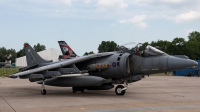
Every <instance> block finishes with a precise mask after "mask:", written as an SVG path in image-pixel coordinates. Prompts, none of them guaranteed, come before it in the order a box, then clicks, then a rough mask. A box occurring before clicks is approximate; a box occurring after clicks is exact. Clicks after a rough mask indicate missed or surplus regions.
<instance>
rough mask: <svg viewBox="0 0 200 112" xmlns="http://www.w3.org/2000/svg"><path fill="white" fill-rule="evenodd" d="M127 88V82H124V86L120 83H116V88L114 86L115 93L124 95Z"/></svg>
mask: <svg viewBox="0 0 200 112" xmlns="http://www.w3.org/2000/svg"><path fill="white" fill-rule="evenodd" d="M127 88H128V84H127V83H124V86H122V85H118V86H117V87H116V88H115V93H116V94H117V95H124V94H125V93H126V90H127Z"/></svg>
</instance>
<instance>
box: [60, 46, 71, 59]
mask: <svg viewBox="0 0 200 112" xmlns="http://www.w3.org/2000/svg"><path fill="white" fill-rule="evenodd" d="M60 47H61V48H62V52H63V53H64V55H63V59H67V58H69V57H70V56H71V55H72V53H73V51H72V49H71V48H70V47H69V46H68V45H67V44H61V45H60ZM65 53H67V54H65Z"/></svg>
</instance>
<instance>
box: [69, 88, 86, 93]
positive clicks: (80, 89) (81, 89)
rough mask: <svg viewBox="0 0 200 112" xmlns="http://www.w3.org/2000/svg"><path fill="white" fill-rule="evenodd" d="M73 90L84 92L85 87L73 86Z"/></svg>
mask: <svg viewBox="0 0 200 112" xmlns="http://www.w3.org/2000/svg"><path fill="white" fill-rule="evenodd" d="M72 91H73V93H77V91H81V93H83V92H84V89H83V88H76V87H72Z"/></svg>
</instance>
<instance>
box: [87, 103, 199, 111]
mask: <svg viewBox="0 0 200 112" xmlns="http://www.w3.org/2000/svg"><path fill="white" fill-rule="evenodd" d="M187 108H200V105H190V106H163V107H144V108H124V109H119V110H117V109H115V110H93V111H90V112H124V111H145V110H146V111H147V110H165V109H187Z"/></svg>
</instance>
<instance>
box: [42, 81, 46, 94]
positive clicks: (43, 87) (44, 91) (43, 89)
mask: <svg viewBox="0 0 200 112" xmlns="http://www.w3.org/2000/svg"><path fill="white" fill-rule="evenodd" d="M41 87H42V90H41V94H42V95H46V94H47V91H46V89H45V81H44V80H43V82H42V86H41Z"/></svg>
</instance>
